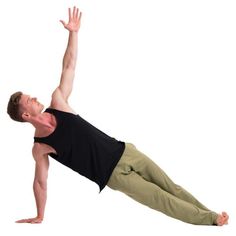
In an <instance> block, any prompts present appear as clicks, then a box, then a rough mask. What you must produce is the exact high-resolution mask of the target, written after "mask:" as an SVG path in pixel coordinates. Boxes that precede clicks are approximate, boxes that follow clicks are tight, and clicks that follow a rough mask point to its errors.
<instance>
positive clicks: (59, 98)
mask: <svg viewBox="0 0 236 236" xmlns="http://www.w3.org/2000/svg"><path fill="white" fill-rule="evenodd" d="M50 108H54V109H57V110H60V111H65V112H69V113H73V114H76V112H75V111H74V110H73V109H72V108H71V107H70V106H69V104H68V102H67V101H66V100H65V99H64V97H63V95H62V93H61V91H60V89H59V88H56V89H55V90H54V92H53V94H52V100H51V104H50Z"/></svg>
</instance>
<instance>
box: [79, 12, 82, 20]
mask: <svg viewBox="0 0 236 236" xmlns="http://www.w3.org/2000/svg"><path fill="white" fill-rule="evenodd" d="M81 18H82V12H80V13H79V21H80V20H81Z"/></svg>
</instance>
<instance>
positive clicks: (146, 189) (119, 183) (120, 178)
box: [107, 171, 159, 205]
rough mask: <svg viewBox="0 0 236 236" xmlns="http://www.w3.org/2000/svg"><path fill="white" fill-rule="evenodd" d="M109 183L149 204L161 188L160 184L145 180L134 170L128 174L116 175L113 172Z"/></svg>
mask: <svg viewBox="0 0 236 236" xmlns="http://www.w3.org/2000/svg"><path fill="white" fill-rule="evenodd" d="M107 185H108V187H110V188H111V189H113V190H118V191H120V192H123V193H125V194H126V195H128V196H130V197H131V198H133V199H134V200H136V201H138V202H140V203H142V204H145V205H148V203H149V201H150V199H153V195H154V194H156V192H157V190H158V189H159V187H158V186H156V185H154V184H152V183H150V182H148V181H146V180H144V179H143V178H142V177H141V176H140V175H138V174H137V173H136V172H134V171H130V172H129V173H128V174H117V175H116V173H113V175H112V176H111V178H110V179H109V181H108V184H107Z"/></svg>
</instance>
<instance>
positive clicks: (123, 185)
mask: <svg viewBox="0 0 236 236" xmlns="http://www.w3.org/2000/svg"><path fill="white" fill-rule="evenodd" d="M107 185H108V186H109V187H110V188H111V189H113V190H118V191H121V192H123V193H125V194H126V195H128V196H130V197H131V198H133V199H134V200H136V201H138V202H140V203H142V204H144V205H146V206H148V207H150V208H152V209H155V210H157V211H160V212H163V213H164V214H166V215H168V216H170V217H173V218H176V219H179V220H181V221H184V222H187V223H191V224H196V225H215V224H216V218H217V213H215V212H213V211H211V210H209V209H208V208H206V207H205V206H204V205H203V204H201V203H200V202H199V201H198V200H197V199H196V198H194V197H193V196H192V195H191V194H190V193H188V192H187V191H186V190H185V189H183V188H182V187H181V186H179V185H176V184H175V183H174V182H173V181H172V180H171V179H170V178H169V177H168V176H167V175H166V174H165V172H164V171H163V170H162V169H161V168H160V167H158V166H157V165H156V164H155V163H154V162H153V161H152V160H151V159H149V158H148V157H147V156H146V155H145V154H143V153H142V152H140V151H139V150H138V149H137V148H136V147H135V146H134V145H133V144H132V143H125V150H124V153H123V155H122V157H121V159H120V160H119V162H118V164H117V166H116V167H115V169H114V170H113V172H112V175H111V177H110V179H109V181H108V183H107Z"/></svg>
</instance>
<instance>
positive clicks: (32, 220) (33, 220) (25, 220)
mask: <svg viewBox="0 0 236 236" xmlns="http://www.w3.org/2000/svg"><path fill="white" fill-rule="evenodd" d="M42 221H43V219H42V218H40V217H35V218H29V219H23V220H17V221H16V223H31V224H39V223H41V222H42Z"/></svg>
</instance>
